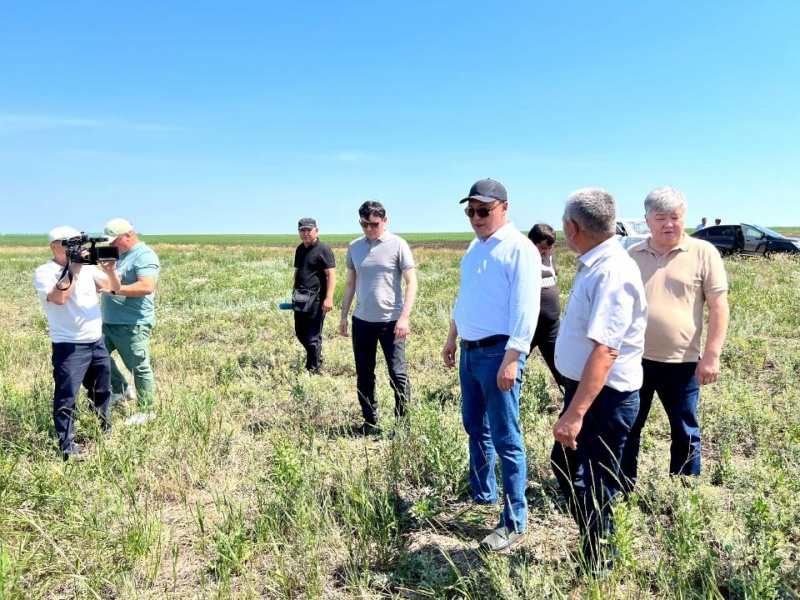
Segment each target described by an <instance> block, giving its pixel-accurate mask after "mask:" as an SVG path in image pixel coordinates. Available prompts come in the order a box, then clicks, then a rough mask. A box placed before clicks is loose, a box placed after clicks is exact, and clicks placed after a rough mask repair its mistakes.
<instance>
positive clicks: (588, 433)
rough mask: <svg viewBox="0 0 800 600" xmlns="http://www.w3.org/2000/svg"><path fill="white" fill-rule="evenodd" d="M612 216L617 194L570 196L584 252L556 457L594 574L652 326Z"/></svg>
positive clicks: (573, 232)
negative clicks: (649, 325) (643, 354)
mask: <svg viewBox="0 0 800 600" xmlns="http://www.w3.org/2000/svg"><path fill="white" fill-rule="evenodd" d="M616 212H617V211H616V203H615V202H614V198H613V197H612V196H611V194H609V193H608V192H605V191H603V190H599V189H596V188H587V189H582V190H577V191H575V192H573V193H572V194H571V195H570V196H569V198H568V199H567V203H566V207H565V209H564V218H563V226H564V236H565V237H566V239H567V243H568V245H569V247H570V248H571V249H572V250H574V251H575V252H577V253H578V255H579V256H578V268H577V273H576V275H575V281H574V283H573V287H572V293H571V294H570V297H569V301H568V302H567V308H566V311H565V313H564V318H563V320H562V321H561V329H560V330H559V333H558V339H557V340H556V368H557V369H558V372H559V373H561V374H562V375H563V376H564V379H565V383H566V395H565V398H564V410H563V411H562V413H561V415H560V418H559V419H558V422H557V423H556V424H555V425H554V426H553V436H554V437H555V444H554V445H553V451H552V453H551V459H552V461H553V472H554V473H555V475H556V479H558V483H559V486H560V487H561V491H562V493H563V494H564V497H565V498H566V499H567V503H568V506H569V509H570V512H571V513H572V516H573V517H574V518H575V521H576V522H577V524H578V527H579V528H580V531H581V541H582V547H583V548H582V549H583V559H584V560H585V566H586V567H588V568H589V569H590V570H592V571H596V570H606V569H609V568H612V567H613V562H612V560H611V559H612V557H613V549H611V548H609V546H608V544H603V543H602V542H601V540H603V539H604V538H608V536H609V534H611V533H612V532H613V521H612V502H613V500H614V497H615V496H616V495H617V493H618V492H620V477H621V475H620V468H619V462H620V458H621V456H622V452H623V448H624V446H625V441H626V439H627V436H628V433H629V432H630V430H631V427H632V426H633V423H634V421H635V419H636V416H637V414H638V412H639V388H641V386H642V352H643V349H644V331H645V327H646V325H647V301H646V299H645V293H644V287H643V285H642V278H641V275H640V274H639V269H638V267H637V266H636V263H635V262H633V260H632V259H631V258H630V257H629V256H628V254H627V253H626V252H625V250H624V249H623V248H622V246H621V245H620V243H619V242H618V241H617V240H616V239H615V238H614V232H615V226H616V218H617V217H616ZM608 550H610V551H611V552H610V553H608V552H607V551H608Z"/></svg>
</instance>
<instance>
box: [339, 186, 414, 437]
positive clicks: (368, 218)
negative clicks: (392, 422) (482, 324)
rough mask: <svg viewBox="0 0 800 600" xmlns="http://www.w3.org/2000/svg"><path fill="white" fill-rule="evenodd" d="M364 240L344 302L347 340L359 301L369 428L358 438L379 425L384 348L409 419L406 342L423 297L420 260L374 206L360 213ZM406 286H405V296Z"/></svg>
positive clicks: (357, 245) (351, 261)
mask: <svg viewBox="0 0 800 600" xmlns="http://www.w3.org/2000/svg"><path fill="white" fill-rule="evenodd" d="M358 216H359V224H360V225H361V228H362V229H363V230H364V236H363V237H360V238H358V239H356V240H353V242H351V243H350V246H349V247H348V249H347V262H346V264H347V279H346V281H345V284H344V296H343V298H342V320H341V321H340V322H339V333H340V334H341V335H343V336H347V335H348V332H347V315H348V313H349V312H350V305H351V304H352V302H353V297H356V298H357V302H356V308H355V311H353V354H354V356H355V362H356V390H357V392H358V401H359V403H360V404H361V414H362V415H363V416H364V424H363V425H362V426H360V427H359V428H357V430H356V432H357V433H362V434H363V433H370V432H371V431H375V430H376V429H377V425H378V403H377V402H376V400H375V361H376V357H377V352H378V344H379V343H380V345H381V349H382V350H383V356H384V358H385V359H386V366H387V368H388V371H389V379H390V381H391V386H392V390H393V391H394V401H395V409H394V414H395V418H398V417H402V416H403V415H404V414H405V403H406V400H408V398H409V396H410V393H411V386H410V383H409V380H408V375H407V374H406V336H407V335H408V331H409V316H410V315H411V308H412V307H413V306H414V299H415V298H416V295H417V275H416V271H415V269H414V258H413V257H412V256H411V249H410V248H409V247H408V244H407V243H406V241H405V240H404V239H402V238H400V237H398V236H396V235H394V234H392V233H389V232H388V231H386V221H387V217H386V209H385V208H384V207H383V205H382V204H381V203H380V202H376V201H374V200H370V201H367V202H364V204H362V205H361V207H360V208H359V209H358ZM401 281H405V293H404V292H403V289H402V284H401Z"/></svg>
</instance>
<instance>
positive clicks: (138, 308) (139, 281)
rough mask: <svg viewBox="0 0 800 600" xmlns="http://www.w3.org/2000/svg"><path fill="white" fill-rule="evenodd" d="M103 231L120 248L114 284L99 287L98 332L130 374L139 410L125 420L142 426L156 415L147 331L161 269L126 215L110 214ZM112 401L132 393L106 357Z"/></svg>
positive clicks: (150, 328)
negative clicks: (100, 316)
mask: <svg viewBox="0 0 800 600" xmlns="http://www.w3.org/2000/svg"><path fill="white" fill-rule="evenodd" d="M105 234H106V235H107V236H109V237H110V238H113V239H112V240H111V242H110V245H111V246H114V247H116V248H117V249H119V260H118V261H117V265H116V273H117V276H118V277H119V280H120V282H121V285H120V287H119V288H118V289H103V290H101V291H102V292H103V295H102V297H101V305H102V309H103V334H104V335H105V343H106V348H108V352H109V354H111V353H113V352H114V351H115V350H116V351H117V353H118V354H119V357H120V358H121V359H122V362H123V364H124V365H125V367H126V368H127V369H128V371H130V372H131V373H132V374H133V382H134V385H135V387H136V402H137V408H138V412H136V413H135V414H133V415H132V416H131V417H130V418H128V419H127V420H126V421H125V424H126V425H141V424H143V423H146V422H147V421H150V420H152V419H154V418H155V416H156V415H155V412H153V407H154V402H155V380H154V378H153V369H152V367H151V365H150V334H151V333H152V331H153V325H154V324H155V303H154V299H155V291H156V282H157V280H158V274H159V271H160V269H161V264H160V263H159V260H158V256H157V255H156V253H155V252H154V251H153V250H152V249H151V248H150V247H149V246H148V245H147V244H145V243H144V242H143V241H141V240H140V239H139V237H138V236H137V234H136V231H135V230H134V228H133V225H131V223H130V222H129V221H127V220H125V219H120V218H118V219H112V220H111V221H109V222H108V223H107V224H106V226H105ZM111 389H112V402H117V401H120V400H123V399H126V398H132V397H133V392H132V390H131V387H130V384H129V383H128V381H127V380H126V379H125V376H124V375H123V374H122V372H121V371H120V370H119V367H118V366H117V364H116V362H114V359H113V358H112V359H111Z"/></svg>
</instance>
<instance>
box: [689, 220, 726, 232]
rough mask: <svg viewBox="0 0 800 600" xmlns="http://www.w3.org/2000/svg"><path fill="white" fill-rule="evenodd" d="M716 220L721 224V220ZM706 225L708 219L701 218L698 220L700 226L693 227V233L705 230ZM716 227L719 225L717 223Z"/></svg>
mask: <svg viewBox="0 0 800 600" xmlns="http://www.w3.org/2000/svg"><path fill="white" fill-rule="evenodd" d="M718 220H719V221H720V222H722V219H718ZM707 223H708V218H707V217H703V218H702V219H700V225H698V226H697V227H695V231H701V230H703V229H705V228H706V226H707V225H706V224H707ZM717 225H719V223H717Z"/></svg>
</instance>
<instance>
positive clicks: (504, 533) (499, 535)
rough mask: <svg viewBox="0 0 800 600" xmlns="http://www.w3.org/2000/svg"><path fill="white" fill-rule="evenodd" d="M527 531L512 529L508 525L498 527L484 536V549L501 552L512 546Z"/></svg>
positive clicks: (482, 544)
mask: <svg viewBox="0 0 800 600" xmlns="http://www.w3.org/2000/svg"><path fill="white" fill-rule="evenodd" d="M523 535H525V532H524V531H523V532H518V531H511V530H509V529H508V527H498V528H497V529H495V530H494V531H493V532H492V533H490V534H489V535H487V536H486V537H485V538H483V541H482V542H481V549H482V550H491V551H492V552H499V551H500V550H505V549H506V548H510V547H511V546H512V545H513V544H515V543H516V542H517V540H519V539H520V538H521V537H522V536H523Z"/></svg>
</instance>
